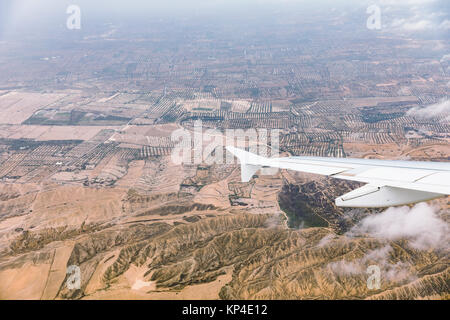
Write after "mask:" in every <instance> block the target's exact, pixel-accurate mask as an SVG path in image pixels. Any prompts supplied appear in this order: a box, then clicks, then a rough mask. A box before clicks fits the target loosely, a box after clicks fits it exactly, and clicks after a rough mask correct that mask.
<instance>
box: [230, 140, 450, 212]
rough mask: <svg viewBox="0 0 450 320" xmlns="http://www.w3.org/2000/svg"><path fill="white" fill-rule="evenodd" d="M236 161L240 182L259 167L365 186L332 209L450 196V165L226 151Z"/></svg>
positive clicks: (239, 150) (383, 205)
mask: <svg viewBox="0 0 450 320" xmlns="http://www.w3.org/2000/svg"><path fill="white" fill-rule="evenodd" d="M227 150H228V151H229V152H231V153H232V154H234V155H235V156H236V157H237V158H239V160H240V164H241V179H242V181H243V182H248V181H250V180H251V178H252V177H253V175H254V174H255V173H256V172H257V171H258V170H259V169H261V168H263V167H273V168H279V169H287V170H295V171H300V172H308V173H314V174H321V175H326V176H330V177H334V178H337V179H344V180H351V181H359V182H364V183H367V184H366V185H364V186H363V187H361V188H358V189H355V190H353V191H351V192H349V193H347V194H344V195H342V196H340V197H338V198H337V199H336V205H337V206H340V207H352V208H357V207H361V208H382V207H391V206H400V205H407V204H412V203H417V202H422V201H428V200H432V199H436V198H440V197H445V196H448V195H449V194H450V182H449V180H448V179H442V178H444V177H447V176H449V177H450V163H445V162H440V163H436V162H423V163H421V162H411V165H409V163H408V161H390V160H375V161H374V160H368V159H346V158H339V159H336V158H315V157H291V158H289V157H287V158H265V157H261V156H258V155H256V154H253V153H250V152H247V151H245V150H242V149H238V148H234V147H227Z"/></svg>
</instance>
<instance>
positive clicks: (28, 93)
mask: <svg viewBox="0 0 450 320" xmlns="http://www.w3.org/2000/svg"><path fill="white" fill-rule="evenodd" d="M355 10H357V9H355ZM287 11H289V10H287ZM327 12H328V11H327ZM333 12H334V11H333ZM282 13H283V14H285V15H286V16H283V18H281V13H280V16H277V15H276V16H275V17H274V20H273V21H269V22H266V23H264V24H262V25H259V24H258V28H256V27H254V26H255V25H256V24H257V22H256V20H255V19H263V18H264V17H265V13H260V12H259V11H258V12H257V13H255V14H254V15H255V16H254V17H253V16H252V15H250V17H249V16H247V15H245V14H243V16H240V15H238V16H235V17H233V18H230V19H232V20H231V22H230V20H226V21H222V20H217V21H215V23H213V22H212V21H211V20H212V19H213V18H208V19H206V18H205V19H206V20H205V21H204V22H203V23H204V25H207V26H208V28H204V26H203V25H202V26H199V25H198V22H197V20H196V19H194V18H193V19H192V20H190V19H188V18H186V19H179V20H177V21H176V22H173V21H172V20H170V19H169V20H168V21H163V22H160V23H156V22H155V21H150V22H148V23H149V24H150V25H151V27H148V28H140V29H137V28H135V27H130V26H129V25H127V24H125V23H122V24H119V23H116V22H112V23H110V24H101V25H99V26H95V27H94V26H90V27H89V28H86V30H84V29H82V30H79V31H76V32H74V31H73V30H66V29H64V28H62V29H61V28H59V29H56V31H55V32H54V33H52V35H51V37H50V36H48V37H46V38H45V41H44V40H42V39H40V38H36V39H34V40H33V38H32V37H30V38H26V39H29V41H19V40H17V39H16V38H6V37H5V39H3V40H2V41H1V46H0V299H45V300H47V299H445V300H448V299H450V245H449V241H450V238H449V234H450V233H449V231H450V230H449V228H450V226H449V224H450V201H449V198H448V197H447V198H441V199H437V200H433V201H429V202H427V203H421V204H416V205H411V206H409V207H401V208H389V209H370V210H369V209H349V208H346V209H344V208H339V207H337V206H336V205H335V203H334V199H335V198H336V197H337V196H339V195H342V194H343V193H345V192H349V191H350V190H352V189H354V188H355V187H356V186H359V184H358V183H355V182H346V181H342V180H334V179H331V178H327V177H319V176H316V175H312V174H300V173H298V172H293V171H287V170H280V171H279V172H277V173H276V174H267V173H266V172H264V171H262V172H258V173H257V174H256V175H255V176H253V178H252V179H251V181H250V182H248V183H243V182H241V178H240V167H239V165H238V163H237V160H236V161H234V162H232V163H230V162H229V161H225V163H210V161H208V158H209V157H214V156H217V154H222V155H223V157H222V158H224V157H226V156H228V157H229V155H227V152H226V150H224V148H223V146H221V147H220V148H213V149H212V150H209V151H208V152H206V151H204V150H203V155H204V157H203V161H201V163H195V162H193V163H181V164H180V163H175V162H174V161H173V154H174V152H175V150H176V148H177V141H176V140H174V138H173V134H174V132H176V131H177V130H185V131H184V132H189V133H193V132H194V131H195V130H196V129H195V126H196V125H197V124H198V123H201V125H202V129H201V130H202V131H201V132H202V133H204V134H206V133H207V131H208V130H210V132H211V130H212V129H213V130H214V134H215V135H217V136H219V137H220V139H221V140H222V137H223V136H225V135H226V133H227V130H241V131H240V132H243V133H244V136H245V135H246V132H247V133H248V132H250V131H247V130H252V129H256V130H257V132H258V137H259V138H261V132H275V131H276V132H277V133H279V141H278V148H279V151H280V156H323V157H350V158H366V159H392V160H418V161H439V162H448V161H450V97H449V88H450V59H449V55H448V53H449V52H450V45H449V43H450V42H449V41H448V40H449V36H448V33H443V34H438V35H435V36H433V37H426V36H425V35H422V34H420V33H414V32H413V33H408V32H406V31H405V32H399V31H398V30H394V31H392V30H391V29H389V28H388V29H387V31H373V30H368V29H367V28H366V27H365V18H366V16H367V15H366V14H365V8H363V9H361V12H360V14H361V16H362V20H361V21H362V22H361V21H359V20H358V19H357V21H356V20H353V19H350V18H349V17H348V16H346V15H344V16H342V17H341V18H340V19H341V20H339V21H342V23H340V22H339V21H338V20H337V18H336V16H335V15H334V14H331V13H321V12H316V11H313V12H312V13H304V12H303V13H302V12H300V11H289V12H284V11H282ZM353 13H355V12H353ZM260 15H261V16H260ZM244 17H245V18H244ZM261 17H262V18H261ZM247 18H248V20H247ZM233 19H234V20H233ZM258 21H259V20H258ZM312 21H320V23H317V24H314V23H312ZM446 21H448V20H446ZM360 25H361V26H360ZM244 26H245V30H247V31H246V32H240V30H242V29H243V28H244ZM358 26H359V27H358ZM137 30H139V31H137ZM183 30H190V31H189V33H188V34H189V35H188V36H187V35H186V34H187V33H185V32H187V31H183ZM299 30H301V32H299ZM330 30H333V31H330ZM355 30H357V31H355ZM445 30H446V31H447V32H448V29H445ZM68 33H70V34H68ZM0 35H1V34H0ZM163 35H164V37H163ZM0 40H1V38H0ZM258 130H266V131H258ZM270 134H271V138H272V137H273V133H270ZM249 140H251V139H249ZM233 142H234V141H233ZM250 142H251V141H250ZM264 142H265V143H266V144H267V145H268V146H269V147H270V148H273V147H274V143H275V142H274V141H272V140H271V141H270V142H268V141H266V140H264ZM262 144H264V143H262ZM189 146H190V144H189ZM202 146H203V147H205V146H204V145H202ZM270 148H269V149H270ZM192 152H193V153H194V152H195V150H193V151H192ZM190 158H191V155H189V159H190ZM411 221H412V222H411ZM373 265H375V266H378V267H379V268H380V270H381V283H380V287H379V288H376V289H373V288H370V286H368V277H369V276H370V274H368V272H367V270H368V267H369V266H373ZM73 266H75V268H76V270H79V271H80V273H79V280H80V283H79V287H77V288H75V289H74V288H73V287H71V286H70V283H71V281H72V279H73V275H74V274H73V273H72V272H70V271H68V270H72V269H73ZM71 268H72V269H71Z"/></svg>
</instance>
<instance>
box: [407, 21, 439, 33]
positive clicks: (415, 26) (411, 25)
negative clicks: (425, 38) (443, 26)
mask: <svg viewBox="0 0 450 320" xmlns="http://www.w3.org/2000/svg"><path fill="white" fill-rule="evenodd" d="M432 27H433V23H432V22H431V21H429V20H420V21H416V22H406V23H404V24H403V25H402V28H403V29H404V30H407V31H423V30H427V29H431V28H432Z"/></svg>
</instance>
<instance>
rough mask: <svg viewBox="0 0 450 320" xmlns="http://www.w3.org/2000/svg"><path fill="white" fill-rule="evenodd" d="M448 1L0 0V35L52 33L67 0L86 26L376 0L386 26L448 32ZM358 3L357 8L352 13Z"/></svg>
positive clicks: (361, 14) (363, 0) (362, 2)
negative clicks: (23, 32)
mask: <svg viewBox="0 0 450 320" xmlns="http://www.w3.org/2000/svg"><path fill="white" fill-rule="evenodd" d="M449 3H450V1H448V0H370V1H369V0H314V1H312V0H147V1H145V0H0V37H2V36H4V35H6V34H11V33H12V32H14V31H33V32H36V31H37V30H41V29H42V30H46V31H45V32H48V34H51V33H52V32H55V31H57V28H64V25H65V23H66V20H67V17H68V15H67V14H66V9H67V7H68V6H69V5H71V4H75V5H78V6H79V7H80V9H81V13H82V21H83V25H84V26H85V27H86V26H87V27H88V26H90V25H93V24H96V23H97V24H101V23H104V22H115V21H121V22H133V21H134V19H136V21H137V20H144V21H145V19H148V20H149V21H154V20H156V19H164V18H174V19H175V18H192V17H193V16H196V17H199V18H198V21H199V22H201V21H202V18H204V17H208V16H217V17H225V18H226V17H230V18H232V17H236V16H240V17H244V18H245V17H246V16H251V15H254V16H258V14H260V13H261V14H264V15H261V17H264V18H262V19H260V20H261V23H263V22H264V21H267V20H268V19H267V14H269V19H270V13H271V12H277V11H280V10H281V11H283V10H284V11H285V12H289V13H292V12H294V11H295V10H299V12H300V11H301V12H302V13H303V14H305V12H308V10H311V9H314V8H315V9H317V8H319V10H320V11H321V12H322V11H323V12H324V14H329V13H330V12H332V10H341V12H347V13H348V12H350V13H349V14H347V17H348V16H350V17H351V18H354V19H361V20H364V19H365V18H366V17H365V15H366V13H365V8H366V7H367V6H369V5H371V4H376V5H378V6H379V7H380V8H381V13H382V15H383V18H385V19H384V20H383V24H384V25H385V27H386V28H391V29H395V28H398V29H399V30H404V31H426V30H431V29H433V28H434V29H439V30H441V31H449V32H450V29H449V26H450V20H448V9H449ZM357 7H358V8H359V9H358V10H359V11H357V12H358V14H357V15H356V16H354V17H353V16H351V15H355V13H354V10H355V8H357ZM352 10H353V11H352ZM336 12H338V11H336ZM336 14H338V13H336ZM388 18H389V19H388ZM84 31H86V30H84ZM43 34H45V33H43Z"/></svg>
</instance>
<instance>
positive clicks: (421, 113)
mask: <svg viewBox="0 0 450 320" xmlns="http://www.w3.org/2000/svg"><path fill="white" fill-rule="evenodd" d="M406 114H407V115H408V116H411V117H419V118H425V119H429V118H434V117H440V116H450V100H442V101H441V102H438V103H435V104H432V105H429V106H427V107H425V108H412V109H410V110H408V112H407V113H406Z"/></svg>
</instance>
